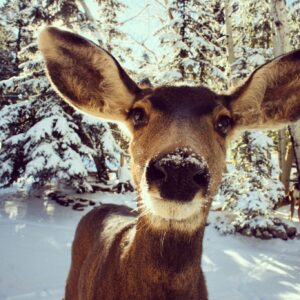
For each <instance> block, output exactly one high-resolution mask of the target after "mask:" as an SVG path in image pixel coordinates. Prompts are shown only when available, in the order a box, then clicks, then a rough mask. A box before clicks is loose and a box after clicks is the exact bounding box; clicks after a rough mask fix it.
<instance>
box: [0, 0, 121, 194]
mask: <svg viewBox="0 0 300 300" xmlns="http://www.w3.org/2000/svg"><path fill="white" fill-rule="evenodd" d="M3 11H4V12H5V15H6V16H7V18H6V20H5V21H6V24H7V26H8V27H10V28H14V30H12V31H13V32H14V33H15V35H14V36H13V39H12V43H13V44H14V45H15V48H16V61H17V62H18V63H19V74H18V75H17V76H14V77H12V78H9V79H7V80H3V81H1V82H0V91H1V92H2V94H3V95H7V96H8V98H9V100H10V101H9V103H8V105H5V106H4V107H3V108H2V109H1V111H0V120H1V121H0V132H1V135H0V140H1V143H2V146H1V149H0V161H1V168H0V183H1V186H8V185H11V184H12V183H14V182H16V181H19V182H22V181H25V180H28V179H30V180H31V181H33V182H37V183H39V184H44V183H45V182H47V181H49V180H53V179H55V178H56V179H58V180H63V181H64V182H66V183H68V184H70V185H72V186H73V187H75V188H76V189H77V190H78V191H80V192H82V191H91V190H92V187H91V185H90V184H89V182H88V181H87V176H88V167H89V165H91V161H92V162H93V165H94V166H96V170H97V173H98V178H99V180H100V181H101V182H106V181H107V180H108V169H109V168H108V165H109V164H110V165H111V166H112V165H113V166H116V165H117V164H118V162H117V160H118V158H119V152H120V150H119V147H118V146H117V145H116V143H115V141H114V139H113V137H112V136H111V134H110V128H109V127H108V126H107V125H106V124H104V123H102V122H100V121H97V120H96V121H95V120H91V119H88V118H87V117H83V116H82V115H81V114H78V113H77V112H75V111H74V110H73V109H72V108H71V107H69V106H68V105H66V104H64V103H63V102H62V101H61V100H60V98H58V96H57V95H56V94H55V93H54V92H53V90H52V88H51V87H50V85H49V82H48V80H47V78H46V76H45V73H44V67H43V62H42V59H41V56H40V54H39V53H38V51H37V45H36V35H35V33H36V32H37V31H38V29H39V28H40V27H41V26H42V25H43V24H49V23H51V22H53V21H56V20H64V22H65V24H64V25H65V26H67V27H70V28H74V29H77V28H78V29H79V28H83V29H84V30H86V31H87V30H88V28H89V26H88V22H87V20H86V16H85V15H84V14H83V13H81V12H80V10H79V9H78V7H77V5H76V3H75V2H71V1H60V2H57V1H48V2H47V3H46V4H45V3H44V2H42V1H37V2H36V3H35V4H34V5H33V4H32V3H31V1H27V0H20V1H17V0H7V1H6V3H5V5H4V7H3ZM16 28H17V30H16ZM12 94H13V95H17V99H15V98H11V97H10V95H12ZM109 145H110V146H109ZM109 161H111V163H109Z"/></svg>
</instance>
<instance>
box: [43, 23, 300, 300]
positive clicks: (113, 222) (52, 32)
mask: <svg viewBox="0 0 300 300" xmlns="http://www.w3.org/2000/svg"><path fill="white" fill-rule="evenodd" d="M40 49H41V50H42V52H43V55H44V58H45V61H46V67H47V70H48V75H49V77H50V79H51V81H52V83H53V85H54V86H55V88H56V90H57V91H58V92H59V93H60V95H62V96H63V98H64V99H65V100H66V101H67V102H69V103H71V104H72V105H74V106H75V107H78V108H80V109H81V110H82V111H84V112H87V113H89V114H91V115H94V116H98V117H102V118H106V119H113V120H117V121H120V120H121V121H123V122H124V123H125V125H126V126H127V128H128V129H129V131H130V133H131V137H132V142H131V145H130V153H131V162H132V173H133V179H134V182H135V185H136V188H137V192H138V211H139V215H138V216H137V215H136V214H132V213H131V212H130V210H129V209H128V208H126V207H123V206H115V205H105V206H103V207H101V208H97V209H94V210H93V211H92V212H90V213H89V214H87V215H86V216H85V217H84V218H83V219H82V220H81V222H80V223H79V225H78V228H77V231H76V235H75V239H74V242H73V247H72V265H71V269H70V273H69V277H68V280H67V286H66V300H76V299H90V300H94V299H201V300H206V299H207V297H208V296H207V290H206V285H205V280H204V276H203V273H202V270H201V265H200V262H201V256H202V240H203V233H204V228H205V223H206V219H207V215H208V211H209V208H210V205H211V199H212V197H213V195H214V194H215V192H216V190H217V188H218V185H219V184H220V181H221V177H222V170H223V169H224V167H225V157H226V148H227V143H228V142H229V141H230V139H231V138H232V136H233V135H234V131H235V130H236V129H245V128H262V127H267V126H270V125H272V124H278V125H280V124H282V123H286V122H291V121H295V120H297V119H299V118H300V100H299V98H300V94H299V93H300V92H299V90H300V89H299V87H300V86H299V85H300V81H299V80H298V79H299V76H300V62H299V57H300V51H299V50H298V51H296V52H293V53H291V54H288V55H286V56H282V57H280V58H277V59H275V60H273V61H272V62H270V63H268V64H266V65H264V66H262V67H261V68H259V69H258V70H256V71H255V72H254V73H253V74H252V75H251V76H250V77H249V79H248V80H247V81H246V82H245V83H244V84H243V85H241V86H240V87H239V88H238V89H237V90H236V91H235V92H233V93H231V94H227V95H217V94H216V93H214V92H212V91H211V90H209V89H208V88H204V87H187V86H182V87H171V86H165V87H159V88H152V87H150V88H149V87H148V88H147V89H144V90H141V89H140V88H139V87H138V86H137V85H136V84H135V83H134V82H133V81H132V80H131V79H130V78H129V77H128V75H127V74H126V73H125V71H124V70H123V69H122V68H121V67H120V65H119V64H118V63H117V62H116V60H115V59H114V58H113V57H112V56H111V55H110V54H108V53H107V52H106V51H105V50H103V49H101V48H99V47H97V46H96V45H94V44H93V43H91V42H90V41H88V40H86V39H84V38H82V37H80V36H78V35H75V34H72V33H69V32H65V31H61V30H58V29H55V28H51V27H50V28H48V29H46V30H44V31H43V33H42V34H41V38H40ZM137 108H139V110H140V111H142V112H143V123H142V125H141V126H136V124H134V118H133V116H134V112H135V111H136V110H137ZM221 117H222V118H225V117H229V118H230V125H229V126H228V132H227V133H225V134H223V133H222V132H220V131H219V130H218V124H219V120H220V118H221ZM178 150H180V151H181V152H184V155H185V157H189V155H194V157H197V161H198V162H199V163H200V161H201V163H202V162H203V165H205V168H204V167H203V166H202V169H201V172H204V171H205V172H206V173H205V174H206V175H207V178H209V179H208V180H209V181H207V183H208V182H209V185H207V186H206V187H205V189H203V188H202V187H203V186H201V189H200V187H199V190H198V191H197V192H194V194H193V195H192V196H191V197H190V198H189V199H188V201H187V200H186V199H185V200H184V201H183V198H176V197H177V196H176V195H175V196H174V197H173V196H171V197H173V198H172V199H171V198H170V199H169V198H167V196H165V197H162V189H161V187H160V185H159V184H158V183H157V181H155V180H154V181H149V178H148V179H147V175H146V174H147V171H149V168H150V167H149V166H150V162H153V161H154V162H155V161H156V162H157V160H158V158H159V159H160V158H162V157H166V156H167V155H170V154H173V153H176V151H178ZM184 159H185V163H188V160H187V159H186V158H184ZM152 165H153V164H152ZM152 165H151V166H152ZM200 165H201V164H200ZM196 166H197V165H193V167H196ZM197 168H198V167H197ZM199 168H200V167H199ZM172 170H173V171H174V172H176V173H178V174H176V176H177V175H178V177H176V180H177V181H176V182H178V186H174V185H173V186H172V185H171V184H170V185H165V186H166V192H164V193H165V195H173V194H172V193H168V189H169V190H171V191H172V192H173V191H177V190H178V191H180V193H181V195H183V194H184V193H185V192H186V193H187V192H188V187H189V182H190V181H192V183H193V184H194V186H195V182H196V181H195V179H194V177H189V178H191V180H190V181H187V180H186V178H185V176H186V175H189V176H190V175H191V173H188V172H189V171H188V168H181V169H180V167H179V168H177V167H176V168H175V167H174V165H173V169H172ZM182 170H184V172H186V173H180V172H183V171H182ZM197 170H198V169H197ZM160 173H161V174H162V175H161V176H166V175H165V173H163V172H162V171H161V172H160ZM194 174H195V173H192V175H193V176H194ZM199 174H200V173H197V175H199ZM165 179H166V178H165V177H164V180H165ZM194 181H195V182H194ZM171 182H172V181H171ZM174 182H175V181H174ZM184 189H186V190H184ZM204 191H205V192H204ZM178 197H179V196H178Z"/></svg>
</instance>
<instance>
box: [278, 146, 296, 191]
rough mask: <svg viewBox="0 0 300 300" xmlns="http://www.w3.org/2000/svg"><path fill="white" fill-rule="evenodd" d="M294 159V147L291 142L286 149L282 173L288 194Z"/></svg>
mask: <svg viewBox="0 0 300 300" xmlns="http://www.w3.org/2000/svg"><path fill="white" fill-rule="evenodd" d="M293 160H294V152H293V147H292V145H291V144H289V145H288V147H287V150H286V155H285V158H284V164H283V166H282V173H281V175H280V179H281V182H282V183H283V185H284V190H285V193H286V194H287V193H288V191H289V188H290V176H291V169H292V164H293Z"/></svg>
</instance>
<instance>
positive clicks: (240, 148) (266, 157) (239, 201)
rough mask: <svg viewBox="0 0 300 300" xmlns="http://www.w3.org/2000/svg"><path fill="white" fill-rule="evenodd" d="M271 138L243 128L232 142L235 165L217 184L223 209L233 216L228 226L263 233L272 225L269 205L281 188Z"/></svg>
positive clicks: (276, 197)
mask: <svg viewBox="0 0 300 300" xmlns="http://www.w3.org/2000/svg"><path fill="white" fill-rule="evenodd" d="M272 148H274V143H273V140H272V138H270V137H268V136H266V135H265V134H264V133H261V132H246V133H245V134H244V135H243V137H242V138H241V139H239V140H238V142H237V143H236V151H234V153H233V160H234V161H235V162H236V164H235V169H234V171H233V172H231V173H227V174H226V175H225V177H224V179H223V183H222V185H221V191H220V194H221V197H223V201H224V206H223V209H224V210H227V211H231V212H232V213H233V214H234V215H235V219H234V221H233V223H232V224H231V227H229V228H231V230H234V231H239V232H241V233H243V234H246V235H252V234H253V235H255V236H256V237H263V235H268V233H265V232H264V231H266V230H267V229H268V227H269V226H272V225H273V221H272V218H273V217H272V209H273V208H274V206H275V204H276V203H277V201H278V198H279V197H283V196H284V189H283V185H282V184H281V182H280V181H279V180H278V178H279V168H278V165H277V163H276V162H277V160H276V159H275V156H274V151H273V152H272V151H271V150H272Z"/></svg>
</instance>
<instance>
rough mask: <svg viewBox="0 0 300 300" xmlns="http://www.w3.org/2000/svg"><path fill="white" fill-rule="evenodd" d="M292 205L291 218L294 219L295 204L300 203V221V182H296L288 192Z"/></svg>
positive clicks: (299, 217) (299, 211) (299, 218)
mask: <svg viewBox="0 0 300 300" xmlns="http://www.w3.org/2000/svg"><path fill="white" fill-rule="evenodd" d="M288 198H289V202H290V204H291V206H290V219H291V220H293V217H294V211H295V206H296V205H298V209H297V212H298V220H299V222H300V189H299V182H297V183H294V184H293V186H292V188H291V189H290V190H289V192H288Z"/></svg>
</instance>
